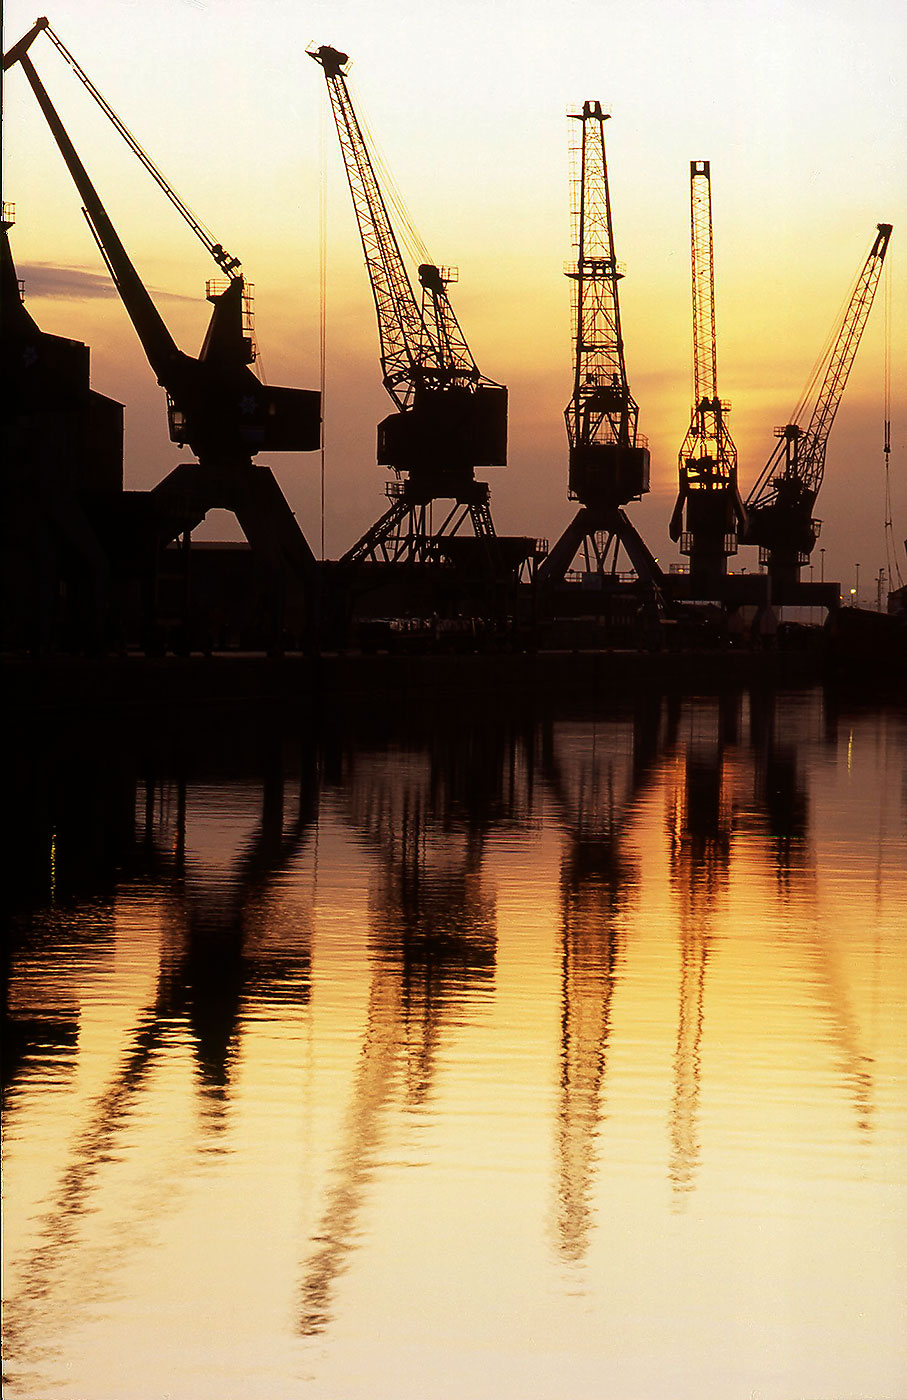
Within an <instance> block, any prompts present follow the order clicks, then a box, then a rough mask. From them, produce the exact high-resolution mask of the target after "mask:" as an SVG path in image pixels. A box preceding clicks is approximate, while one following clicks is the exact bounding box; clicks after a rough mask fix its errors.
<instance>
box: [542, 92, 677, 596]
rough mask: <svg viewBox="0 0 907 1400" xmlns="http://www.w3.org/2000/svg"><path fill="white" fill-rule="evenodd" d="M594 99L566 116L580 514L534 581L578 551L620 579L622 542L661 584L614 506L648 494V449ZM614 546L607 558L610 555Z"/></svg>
mask: <svg viewBox="0 0 907 1400" xmlns="http://www.w3.org/2000/svg"><path fill="white" fill-rule="evenodd" d="M609 115H610V114H609V113H607V112H603V111H602V106H601V103H600V102H585V103H584V104H583V110H582V112H576V113H571V116H572V117H574V118H575V119H576V120H577V121H578V122H580V123H581V128H580V132H581V134H580V137H579V138H578V139H577V141H576V142H575V143H574V144H573V146H572V148H571V154H572V157H573V174H574V179H573V188H574V203H573V219H574V239H573V241H574V244H575V245H576V247H577V249H578V256H577V261H576V266H575V267H574V268H572V269H571V270H570V271H568V273H567V276H568V277H570V278H572V280H573V283H574V287H575V289H576V290H575V301H574V309H575V313H576V333H575V342H576V355H575V376H574V383H573V397H572V399H571V400H570V403H569V404H568V405H567V408H566V410H565V414H564V416H565V419H566V423H567V437H568V439H569V443H570V466H569V492H570V496H571V497H572V498H573V499H574V500H578V501H579V502H580V503H581V504H580V509H579V510H578V511H577V513H576V515H575V516H574V518H573V520H572V521H571V522H570V524H569V525H568V526H567V528H566V530H565V531H564V533H563V535H562V536H561V538H560V539H559V540H558V542H557V544H556V545H554V547H553V548H552V549H551V551H550V553H549V555H548V557H547V559H546V560H545V561H544V562H543V563H542V564H541V565H540V566H539V580H540V581H545V582H548V583H556V582H558V581H559V580H561V579H562V578H563V577H564V575H565V573H566V572H567V570H568V569H569V568H570V566H571V564H572V563H573V560H574V558H575V556H576V554H577V552H578V551H579V549H580V548H581V547H582V548H583V550H584V557H585V562H586V569H587V571H589V572H592V571H596V572H598V573H599V574H604V573H605V570H606V568H607V565H608V557H609V554H611V569H612V572H616V569H617V554H618V548H619V546H620V545H621V544H622V545H623V546H624V549H625V551H626V553H627V555H628V557H629V559H630V562H631V563H632V565H633V567H634V568H635V570H636V572H637V574H638V575H639V576H640V578H645V579H648V580H651V581H655V582H658V581H659V580H660V578H661V570H660V569H659V567H658V564H657V563H656V561H655V559H654V558H653V556H652V554H651V552H650V551H649V549H648V548H647V547H646V545H645V544H644V543H643V541H642V538H641V537H640V535H639V533H638V531H637V530H636V529H635V527H634V526H633V525H632V524H631V523H630V520H629V519H628V517H627V515H626V513H625V512H624V511H623V510H621V509H620V507H621V506H623V505H625V504H626V503H627V502H628V501H635V500H639V498H640V497H641V496H643V495H644V494H645V493H646V492H647V491H648V489H649V449H648V447H647V446H646V440H645V438H644V437H642V435H641V434H639V433H638V432H637V418H638V415H639V409H638V407H637V405H636V401H635V400H634V398H633V396H632V394H631V393H630V387H629V384H628V383H627V370H626V365H625V364H624V342H623V336H622V334H621V328H620V306H619V302H618V296H617V284H618V281H619V280H620V278H621V277H622V276H623V273H622V272H621V271H620V270H619V268H618V265H617V261H616V259H615V256H614V233H613V228H612V223H611V196H610V193H609V189H608V165H607V160H606V157H605V134H604V133H605V122H606V121H608V119H609ZM612 545H613V553H611V550H612Z"/></svg>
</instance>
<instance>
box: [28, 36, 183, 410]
mask: <svg viewBox="0 0 907 1400" xmlns="http://www.w3.org/2000/svg"><path fill="white" fill-rule="evenodd" d="M35 32H39V31H37V30H36V31H35ZM17 48H20V46H19V45H17ZM16 61H18V63H19V66H20V68H21V69H22V71H23V73H24V74H25V76H26V78H27V79H28V82H29V85H30V87H31V89H32V91H33V93H34V94H35V97H36V99H37V101H38V106H39V107H40V108H41V111H42V112H43V113H44V118H45V120H46V122H47V125H48V126H49V127H50V130H51V134H52V135H53V138H54V140H55V141H56V143H57V146H58V147H59V149H60V154H61V155H62V157H63V159H64V161H65V162H66V166H67V168H68V170H69V173H70V175H71V176H72V178H73V182H74V184H75V186H76V189H77V190H78V192H79V196H80V198H81V200H82V204H83V207H84V211H85V217H86V219H87V220H88V225H89V227H90V229H91V231H92V234H93V235H94V238H95V240H96V242H97V243H98V246H99V248H100V249H101V252H102V254H103V257H104V261H105V262H106V264H107V268H108V271H109V272H110V275H111V277H112V278H113V280H114V284H115V285H116V289H117V291H118V292H119V294H120V297H121V298H122V300H123V304H124V305H125V307H126V310H127V312H128V313H129V318H130V320H131V321H132V324H133V325H134V326H135V329H136V333H137V335H138V337H139V339H140V340H141V342H142V348H143V349H144V351H145V354H146V355H147V357H148V362H149V364H150V365H151V368H152V369H153V370H154V372H155V374H156V375H157V379H158V382H159V383H160V384H164V383H166V381H167V380H168V378H169V377H170V376H171V374H172V372H173V367H174V365H175V364H176V362H177V361H178V359H179V357H180V354H181V352H180V350H179V349H178V347H177V345H176V342H175V341H174V339H173V337H172V335H171V334H170V332H169V330H168V329H167V327H166V325H165V324H164V320H163V318H162V316H161V314H160V312H159V311H158V309H157V307H156V306H155V304H154V302H153V301H152V300H151V297H150V295H149V294H148V291H147V289H146V287H145V285H144V283H143V282H142V280H141V278H140V277H139V274H138V273H137V272H136V270H135V267H134V265H133V263H132V260H131V258H130V257H129V254H128V253H127V252H126V249H125V248H124V247H123V244H122V241H121V240H120V237H119V234H118V233H117V231H116V229H115V228H114V226H113V224H112V223H111V220H110V217H109V216H108V214H107V210H106V209H105V208H104V205H103V204H102V202H101V199H100V196H99V195H98V192H97V190H96V189H95V187H94V185H93V184H92V182H91V180H90V178H89V176H88V172H87V171H86V169H85V166H84V165H83V164H82V162H81V160H80V159H79V156H78V154H77V152H76V149H75V147H74V146H73V144H72V142H71V141H70V139H69V136H68V134H67V132H66V129H65V127H64V126H63V123H62V122H61V120H60V118H59V115H58V114H57V110H56V108H55V107H54V105H53V103H52V102H51V100H50V98H49V97H48V95H47V90H46V88H45V87H44V84H43V83H42V82H41V79H40V78H39V77H38V74H37V73H36V71H35V67H34V64H33V63H32V61H31V59H30V58H29V56H28V53H27V52H26V51H25V49H24V48H22V49H21V51H20V52H19V53H18V54H16Z"/></svg>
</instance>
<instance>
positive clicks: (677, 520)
mask: <svg viewBox="0 0 907 1400" xmlns="http://www.w3.org/2000/svg"><path fill="white" fill-rule="evenodd" d="M690 260H691V268H692V284H693V415H692V419H691V421H690V426H689V428H688V430H687V435H686V437H685V438H684V440H683V446H682V447H681V449H680V457H679V459H678V471H679V476H680V490H679V493H678V496H677V504H676V505H675V507H674V514H673V515H672V517H671V525H670V535H671V539H672V540H678V539H679V540H680V552H681V554H687V555H689V558H690V576H691V579H692V581H693V585H694V587H696V586H701V587H702V588H703V589H705V590H706V591H707V592H711V591H713V590H714V589H715V588H716V587H720V584H721V581H722V580H723V579H724V577H725V575H726V573H727V560H728V555H729V554H736V553H737V526H738V523H740V524H742V523H743V519H744V512H743V502H742V501H741V499H740V493H739V491H738V489H737V449H736V447H735V446H734V442H733V439H732V437H731V434H730V431H729V429H728V426H727V412H728V409H729V408H730V404H727V403H724V402H722V400H721V399H720V398H719V397H718V349H717V338H716V334H715V268H714V261H713V255H712V180H711V168H710V163H709V161H707V160H691V161H690ZM684 515H685V516H686V521H685V522H684Z"/></svg>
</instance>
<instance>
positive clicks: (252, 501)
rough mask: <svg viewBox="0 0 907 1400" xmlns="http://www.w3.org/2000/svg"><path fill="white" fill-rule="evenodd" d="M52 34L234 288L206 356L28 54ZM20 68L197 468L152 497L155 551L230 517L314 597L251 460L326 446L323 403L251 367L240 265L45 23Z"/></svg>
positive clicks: (301, 551)
mask: <svg viewBox="0 0 907 1400" xmlns="http://www.w3.org/2000/svg"><path fill="white" fill-rule="evenodd" d="M42 32H43V33H45V34H47V36H48V38H49V39H50V40H51V42H52V43H53V44H54V45H55V46H56V48H57V49H58V50H59V52H60V53H61V55H62V56H63V58H64V59H65V60H66V62H67V63H68V64H69V66H70V67H71V68H72V69H73V70H74V72H75V73H76V74H77V75H78V77H79V78H80V80H81V81H82V82H83V84H84V85H85V87H86V88H87V89H88V91H89V92H90V94H91V95H92V97H94V99H95V101H96V102H97V103H98V105H99V106H100V107H101V109H102V111H104V112H105V114H106V115H107V116H108V117H109V119H110V120H111V122H112V123H113V125H114V126H115V127H116V129H117V131H118V132H119V133H120V135H121V136H123V138H124V140H126V142H127V144H128V145H129V146H130V148H131V149H132V150H133V152H134V153H135V154H136V155H137V156H138V157H139V159H140V160H141V161H142V164H143V165H144V166H145V168H146V169H147V170H148V171H149V172H150V173H151V174H152V175H153V176H154V178H155V180H156V181H157V183H158V184H159V185H160V187H161V188H162V189H163V190H164V192H165V193H166V194H167V196H168V198H169V199H170V200H171V202H172V203H173V204H174V205H175V207H176V208H177V209H178V210H179V211H180V213H181V214H182V215H183V217H184V218H185V219H186V221H187V222H188V223H189V225H190V227H191V228H192V229H193V231H194V232H195V233H196V235H197V236H198V237H199V238H200V239H201V241H202V242H203V243H204V245H205V247H206V248H207V249H208V251H209V253H210V254H211V255H212V257H213V258H214V260H215V262H216V263H217V264H218V266H219V268H220V270H221V272H222V273H224V274H226V282H222V283H215V282H209V283H208V288H207V296H208V300H209V301H210V302H211V303H212V305H213V308H214V309H213V312H212V315H211V322H210V325H209V327H208V332H207V335H206V337H205V340H204V344H203V345H202V349H201V352H200V353H199V355H198V357H197V358H196V357H193V356H191V355H187V354H185V353H184V352H183V351H181V350H180V349H179V348H178V347H177V345H176V343H175V342H174V340H173V338H172V336H171V335H170V332H169V331H168V329H167V327H166V325H165V324H164V321H163V319H162V318H161V316H160V314H159V312H158V310H157V308H156V307H155V305H154V303H153V301H152V300H151V297H150V296H149V294H148V292H147V290H146V288H145V286H144V285H143V283H142V281H141V278H140V277H139V275H138V273H137V271H136V269H135V267H134V266H133V264H132V262H131V261H130V259H129V256H128V254H127V253H126V250H125V248H124V246H123V244H122V242H121V241H120V238H119V236H118V235H117V233H116V230H115V229H114V227H113V224H112V223H111V221H110V218H109V217H108V214H107V212H106V210H105V208H104V205H103V204H102V202H101V200H100V197H99V196H98V194H97V191H96V190H95V188H94V186H93V184H92V183H91V180H90V179H89V177H88V174H87V172H86V170H85V167H84V166H83V164H82V162H81V160H80V159H79V157H78V155H77V154H76V151H75V148H74V146H73V144H72V142H71V141H70V139H69V136H68V135H67V133H66V131H65V129H64V127H63V123H62V122H61V120H60V118H59V116H58V114H57V112H56V110H55V108H54V107H53V105H52V103H51V101H50V98H49V97H48V95H47V92H46V90H45V88H44V86H43V84H42V83H41V80H40V79H39V77H38V75H37V73H36V71H35V69H34V66H33V64H32V62H31V59H30V57H29V52H28V51H29V49H30V47H31V45H32V43H33V42H34V40H35V39H36V38H37V37H38V35H39V34H41V33H42ZM14 63H18V64H19V65H20V66H21V68H22V70H23V72H24V73H25V75H26V77H27V79H28V82H29V84H30V85H31V87H32V90H33V91H34V94H35V97H36V98H37V100H38V104H39V106H40V107H41V110H42V112H43V113H44V116H45V118H46V120H47V123H48V126H49V127H50V129H51V132H52V134H53V137H54V139H55V141H56V143H57V145H58V147H59V149H60V152H61V154H62V156H63V159H64V161H65V162H66V165H67V167H68V169H69V172H70V174H71V176H72V178H73V181H74V182H75V185H76V188H77V190H78V192H79V195H80V196H81V199H82V201H83V206H84V209H83V212H84V214H85V217H86V220H87V222H88V225H89V227H90V229H91V232H92V234H93V236H94V238H95V241H96V242H97V244H98V247H99V249H100V251H101V255H102V257H103V258H104V261H105V263H106V265H107V268H108V270H109V272H110V275H111V277H112V278H113V281H114V284H115V286H116V288H117V291H118V293H119V295H120V298H121V300H122V302H123V304H124V306H125V308H126V310H127V312H128V314H129V318H130V320H131V321H132V324H133V326H134V327H135V330H136V333H137V335H138V337H139V340H140V341H141V344H142V348H143V350H144V351H145V354H146V356H147V358H148V362H149V364H150V365H151V368H152V369H153V370H154V373H155V375H156V376H157V379H158V383H159V384H161V386H162V387H163V388H164V389H165V390H166V392H167V407H168V419H169V426H170V438H171V441H173V442H175V443H177V444H179V445H180V446H183V445H187V446H188V447H190V448H191V450H192V451H193V452H194V453H195V455H196V457H197V459H198V460H197V461H196V462H191V463H183V464H181V465H179V466H178V467H176V468H175V469H174V470H173V471H172V472H171V473H170V474H169V475H168V476H167V477H166V478H165V479H164V480H163V481H162V482H161V483H160V484H159V485H158V486H157V487H156V488H155V489H154V491H152V492H151V493H150V505H151V509H150V511H149V513H148V514H149V517H150V519H149V520H148V522H147V525H148V527H149V528H150V529H151V531H152V532H153V536H154V546H155V547H156V548H157V549H161V548H163V547H164V546H165V545H166V544H167V543H169V542H170V541H171V540H173V539H176V538H177V537H178V536H179V535H183V536H184V539H185V540H188V536H189V534H190V532H191V530H192V529H193V528H194V527H195V526H196V525H197V524H198V523H199V522H200V521H201V520H202V519H203V518H204V516H205V514H206V513H207V511H208V510H211V509H213V508H217V507H220V508H223V509H226V510H229V511H232V512H233V513H234V514H235V516H236V518H237V520H238V522H239V524H240V526H241V527H242V529H243V532H244V533H245V535H246V538H247V539H248V541H249V544H250V545H251V546H252V549H253V551H255V552H256V553H257V554H258V555H259V556H260V558H261V559H262V560H263V561H264V563H265V565H266V567H267V568H268V570H269V571H270V573H271V575H272V576H273V579H274V583H275V587H276V591H277V593H278V594H279V596H280V600H281V602H282V601H283V600H284V599H285V596H286V593H287V591H288V589H292V588H294V587H297V588H298V587H300V586H301V587H302V588H304V589H305V590H307V591H308V592H309V594H310V597H311V590H312V587H313V585H314V576H315V568H316V563H315V557H314V555H313V553H312V551H311V549H310V548H309V545H308V543H307V542H306V540H305V538H304V536H303V534H302V532H301V530H300V529H299V526H298V525H297V523H296V519H295V517H294V515H293V512H292V511H291V510H290V507H289V505H288V504H287V501H286V499H285V497H284V495H283V493H282V491H281V489H280V487H279V485H278V484H277V481H276V480H275V478H274V477H273V476H272V474H271V472H270V471H269V470H268V469H267V468H265V467H261V466H257V465H253V461H252V459H253V457H254V456H256V454H257V453H259V452H261V451H277V452H287V451H312V450H314V449H315V448H317V447H318V446H319V443H320V436H321V427H320V413H321V399H320V394H319V393H318V392H316V391H313V390H307V389H292V388H275V387H274V386H271V385H265V384H263V383H262V382H261V381H260V380H259V379H258V378H257V376H256V375H255V374H254V373H253V372H252V370H251V369H250V365H251V363H252V362H253V360H254V358H255V349H254V344H253V339H252V333H251V319H250V300H249V289H248V288H247V286H246V284H245V281H244V278H243V275H242V272H241V270H240V264H239V260H238V259H237V258H235V257H232V256H231V255H230V254H229V253H227V252H226V251H225V249H224V248H223V246H222V245H221V244H219V243H216V242H215V241H214V239H213V238H212V237H211V236H210V235H209V234H208V233H207V232H206V231H205V230H204V228H203V227H202V225H201V224H200V223H199V221H198V220H197V219H196V218H195V216H194V215H193V214H191V212H190V211H189V210H188V208H187V207H186V205H185V204H184V203H183V201H182V200H181V199H180V198H179V196H178V195H177V194H176V193H175V191H173V190H172V189H171V187H170V186H169V185H168V183H167V181H166V180H165V179H164V177H163V175H162V174H161V173H160V171H159V170H158V169H157V167H156V166H155V165H154V163H153V162H152V161H151V159H150V157H148V156H147V155H146V153H145V152H144V151H143V150H142V148H141V147H140V146H139V144H138V142H137V141H136V140H135V138H134V137H132V136H131V134H130V133H129V132H128V130H127V129H126V127H125V126H124V124H123V123H122V122H121V121H120V119H119V118H118V117H117V115H116V114H115V113H114V111H113V109H112V108H111V107H110V105H109V104H108V103H107V102H106V100H105V99H104V98H103V97H102V96H101V94H100V93H99V92H98V90H97V88H96V87H95V86H94V84H93V83H92V82H91V80H90V79H89V78H88V76H87V75H86V74H85V73H84V71H83V70H82V69H81V68H80V67H79V65H78V63H77V62H76V60H75V59H74V58H73V56H72V55H71V54H70V53H69V51H68V50H67V49H66V47H65V46H64V45H63V43H62V41H61V40H60V39H59V38H58V37H57V35H56V34H55V33H54V32H53V30H52V29H51V27H50V25H49V24H48V21H47V20H46V19H43V18H42V19H39V20H37V21H36V23H35V24H34V26H33V27H32V29H31V30H30V31H29V33H28V34H26V35H25V36H24V38H23V39H21V40H20V41H19V43H18V44H16V45H14V46H13V48H11V49H10V50H9V52H8V53H7V54H6V55H5V56H4V60H3V67H4V70H6V69H8V68H10V67H11V66H12V65H13V64H14Z"/></svg>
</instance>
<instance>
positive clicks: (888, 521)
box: [882, 259, 904, 588]
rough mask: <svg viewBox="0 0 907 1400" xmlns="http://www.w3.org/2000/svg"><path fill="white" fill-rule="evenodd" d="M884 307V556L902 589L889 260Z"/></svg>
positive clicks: (890, 572)
mask: <svg viewBox="0 0 907 1400" xmlns="http://www.w3.org/2000/svg"><path fill="white" fill-rule="evenodd" d="M882 297H883V306H884V312H885V315H884V325H885V350H884V357H885V368H884V390H883V393H884V409H883V412H884V424H885V429H884V431H885V439H884V444H883V449H882V450H883V452H884V454H885V555H886V561H887V564H888V580H889V583H890V584H891V585H893V584H894V580H895V577H897V581H898V587H899V588H903V586H904V580H903V577H902V575H901V566H900V564H899V563H898V555H897V548H896V546H895V542H894V524H893V521H892V509H891V260H890V259H889V260H888V261H886V263H885V272H884V287H883V291H882Z"/></svg>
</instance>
